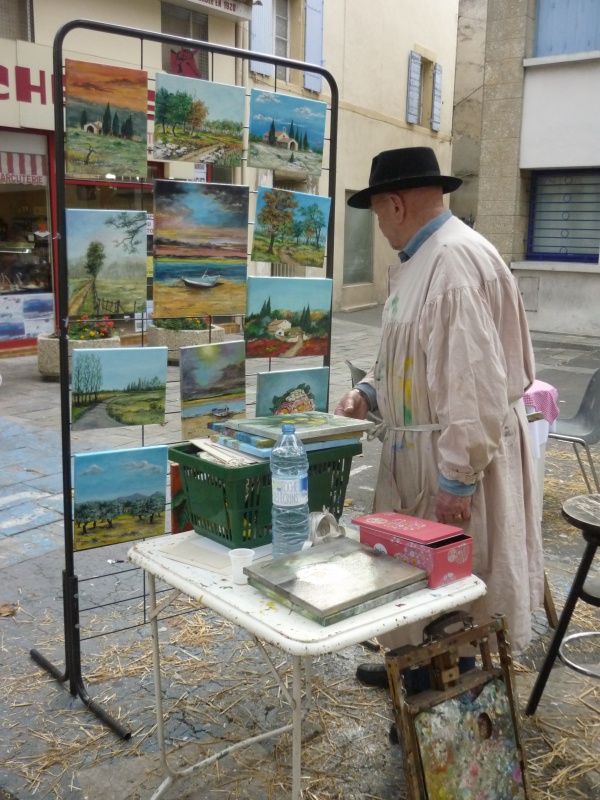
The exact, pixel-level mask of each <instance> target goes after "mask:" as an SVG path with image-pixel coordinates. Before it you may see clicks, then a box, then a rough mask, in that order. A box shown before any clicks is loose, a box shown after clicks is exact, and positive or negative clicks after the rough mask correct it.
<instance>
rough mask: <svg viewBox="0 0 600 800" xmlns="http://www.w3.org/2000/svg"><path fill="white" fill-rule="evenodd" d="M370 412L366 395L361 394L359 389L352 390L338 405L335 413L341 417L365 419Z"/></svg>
mask: <svg viewBox="0 0 600 800" xmlns="http://www.w3.org/2000/svg"><path fill="white" fill-rule="evenodd" d="M368 411H369V404H368V403H367V398H366V397H365V396H364V394H361V392H359V391H358V389H350V391H349V392H346V394H345V395H344V396H343V397H342V399H341V400H340V402H339V403H338V404H337V406H336V408H335V411H334V412H333V413H334V414H337V415H338V416H340V417H353V418H354V419H365V418H366V416H367V413H368Z"/></svg>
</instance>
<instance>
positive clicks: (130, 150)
mask: <svg viewBox="0 0 600 800" xmlns="http://www.w3.org/2000/svg"><path fill="white" fill-rule="evenodd" d="M65 108H66V143H65V169H66V172H67V174H68V175H94V176H96V177H99V178H107V179H112V180H114V178H115V177H117V178H121V177H125V176H127V177H138V176H142V177H144V178H145V177H146V174H147V149H146V148H147V140H148V131H147V128H148V75H147V73H146V72H144V71H143V70H139V69H126V68H125V67H113V66H109V65H107V64H90V63H88V62H85V61H72V60H71V59H67V60H66V62H65Z"/></svg>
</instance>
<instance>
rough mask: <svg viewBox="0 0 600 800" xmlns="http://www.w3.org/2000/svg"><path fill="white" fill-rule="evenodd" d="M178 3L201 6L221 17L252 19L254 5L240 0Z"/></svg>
mask: <svg viewBox="0 0 600 800" xmlns="http://www.w3.org/2000/svg"><path fill="white" fill-rule="evenodd" d="M178 5H185V6H187V7H188V8H190V7H191V6H201V7H202V8H203V9H204V10H205V11H208V12H212V13H213V14H215V16H219V17H229V18H231V17H235V18H236V19H247V20H249V19H251V18H252V5H251V4H250V5H248V4H247V3H242V2H240V0H187V2H184V3H178Z"/></svg>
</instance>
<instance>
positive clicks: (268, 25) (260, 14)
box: [250, 0, 275, 78]
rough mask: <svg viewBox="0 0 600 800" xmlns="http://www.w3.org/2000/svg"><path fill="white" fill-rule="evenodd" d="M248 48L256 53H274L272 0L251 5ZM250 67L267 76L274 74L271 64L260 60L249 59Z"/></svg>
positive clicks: (264, 0)
mask: <svg viewBox="0 0 600 800" xmlns="http://www.w3.org/2000/svg"><path fill="white" fill-rule="evenodd" d="M250 49H251V50H254V51H255V52H257V53H271V54H273V53H274V41H273V0H262V5H260V6H258V5H255V6H252V21H251V23H250ZM250 69H251V70H252V71H253V72H257V73H258V74H259V75H266V76H267V77H269V78H272V77H273V75H274V74H275V68H274V67H273V64H265V63H263V62H262V61H251V62H250Z"/></svg>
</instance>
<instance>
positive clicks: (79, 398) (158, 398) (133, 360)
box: [71, 347, 167, 431]
mask: <svg viewBox="0 0 600 800" xmlns="http://www.w3.org/2000/svg"><path fill="white" fill-rule="evenodd" d="M166 388H167V348H166V347H143V348H142V347H118V348H114V349H113V348H111V349H107V350H85V349H84V350H73V372H72V383H71V389H72V391H71V420H72V429H73V430H74V431H81V430H90V429H96V428H114V427H118V426H121V425H156V424H163V423H164V421H165V399H166Z"/></svg>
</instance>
